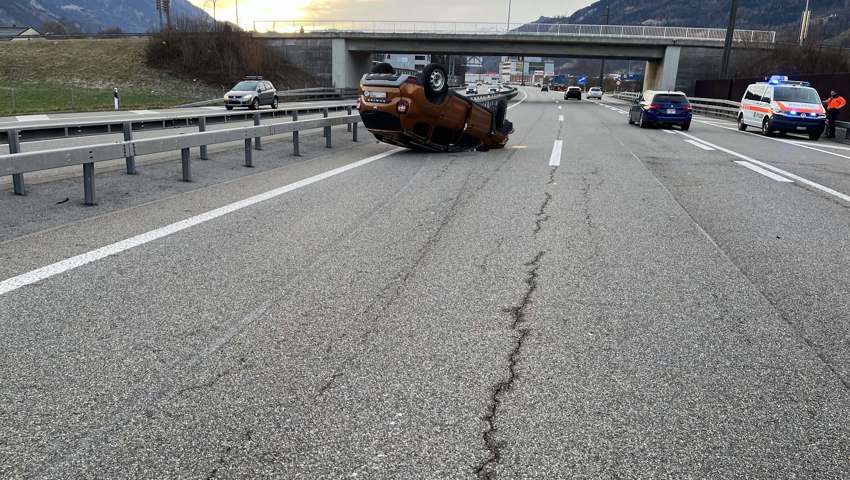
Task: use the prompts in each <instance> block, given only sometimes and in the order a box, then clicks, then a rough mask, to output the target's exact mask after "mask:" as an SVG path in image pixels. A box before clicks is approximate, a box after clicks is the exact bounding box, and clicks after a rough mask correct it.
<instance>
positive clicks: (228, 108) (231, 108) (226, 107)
mask: <svg viewBox="0 0 850 480" xmlns="http://www.w3.org/2000/svg"><path fill="white" fill-rule="evenodd" d="M224 108H225V109H227V110H233V107H231V106H230V105H225V106H224Z"/></svg>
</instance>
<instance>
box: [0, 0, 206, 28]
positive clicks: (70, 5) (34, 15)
mask: <svg viewBox="0 0 850 480" xmlns="http://www.w3.org/2000/svg"><path fill="white" fill-rule="evenodd" d="M171 17H172V19H174V18H178V17H189V18H208V17H207V14H206V13H205V12H204V11H203V10H201V9H200V8H198V7H195V6H194V5H192V4H191V3H189V1H188V0H171ZM49 21H61V22H62V23H64V24H66V25H69V26H71V27H72V28H73V29H75V30H80V31H83V32H99V31H101V30H105V29H108V28H115V27H118V28H120V29H121V30H123V31H124V32H132V33H141V32H147V31H150V30H155V29H158V28H159V14H158V13H157V11H156V6H155V1H154V0H3V1H0V25H26V26H31V27H35V28H36V29H40V28H41V27H42V25H43V24H44V23H45V22H49Z"/></svg>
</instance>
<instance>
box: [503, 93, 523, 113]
mask: <svg viewBox="0 0 850 480" xmlns="http://www.w3.org/2000/svg"><path fill="white" fill-rule="evenodd" d="M522 94H523V95H525V96H524V97H522V100H520V101H518V102H516V103H515V104H513V105H508V110H510V109H512V108H514V107H517V106H519V104H520V103H522V102H524V101H526V100H528V94H527V93H525V92H522Z"/></svg>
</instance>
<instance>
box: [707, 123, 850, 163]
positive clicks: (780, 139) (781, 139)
mask: <svg viewBox="0 0 850 480" xmlns="http://www.w3.org/2000/svg"><path fill="white" fill-rule="evenodd" d="M709 125H711V126H713V127H717V128H722V129H725V130H733V131H738V127H737V126H736V127H734V128H733V127H723V126H720V125H714V124H709ZM741 133H744V134H746V135H752V136H754V137H758V138H763V139H765V140H773V141H774V142H780V143H784V144H787V145H794V146H795V147H800V148H806V149H809V150H814V151H816V152H820V153H825V154H827V155H832V156H834V157H841V158H844V159H847V160H850V156H847V155H842V154H840V153H836V152H830V151H828V150H821V149H820V148H815V147H813V146H811V145H805V144H803V143H799V142H795V141H792V140H785V139H784V138H774V137H765V136H764V135H760V134H757V133H753V132H741Z"/></svg>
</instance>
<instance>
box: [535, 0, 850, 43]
mask: <svg viewBox="0 0 850 480" xmlns="http://www.w3.org/2000/svg"><path fill="white" fill-rule="evenodd" d="M729 4H730V1H729V0H677V1H675V2H671V1H669V0H599V1H597V2H595V3H593V4H591V5H589V6H587V7H585V8H582V9H581V10H578V11H576V12H575V13H573V14H572V15H570V16H569V17H540V19H538V20H537V21H536V22H535V23H573V24H576V23H578V24H590V25H600V24H604V23H605V16H606V11H607V13H608V15H609V20H608V21H609V23H610V24H611V25H647V26H649V25H659V26H676V27H713V28H725V27H726V23H727V21H728V18H729ZM804 5H805V2H803V1H801V0H770V1H764V0H739V1H738V22H737V26H738V28H742V29H754V30H776V31H777V32H779V33H780V34H781V35H780V38H781V39H783V40H794V39H796V38H797V35H798V33H799V29H800V20H801V17H802V14H803V7H804ZM811 5H812V21H811V23H810V36H811V37H813V38H815V39H817V40H818V41H827V42H830V43H841V44H846V43H847V39H848V34H847V32H848V30H850V0H817V1H813V2H811ZM606 7H607V10H606Z"/></svg>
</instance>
